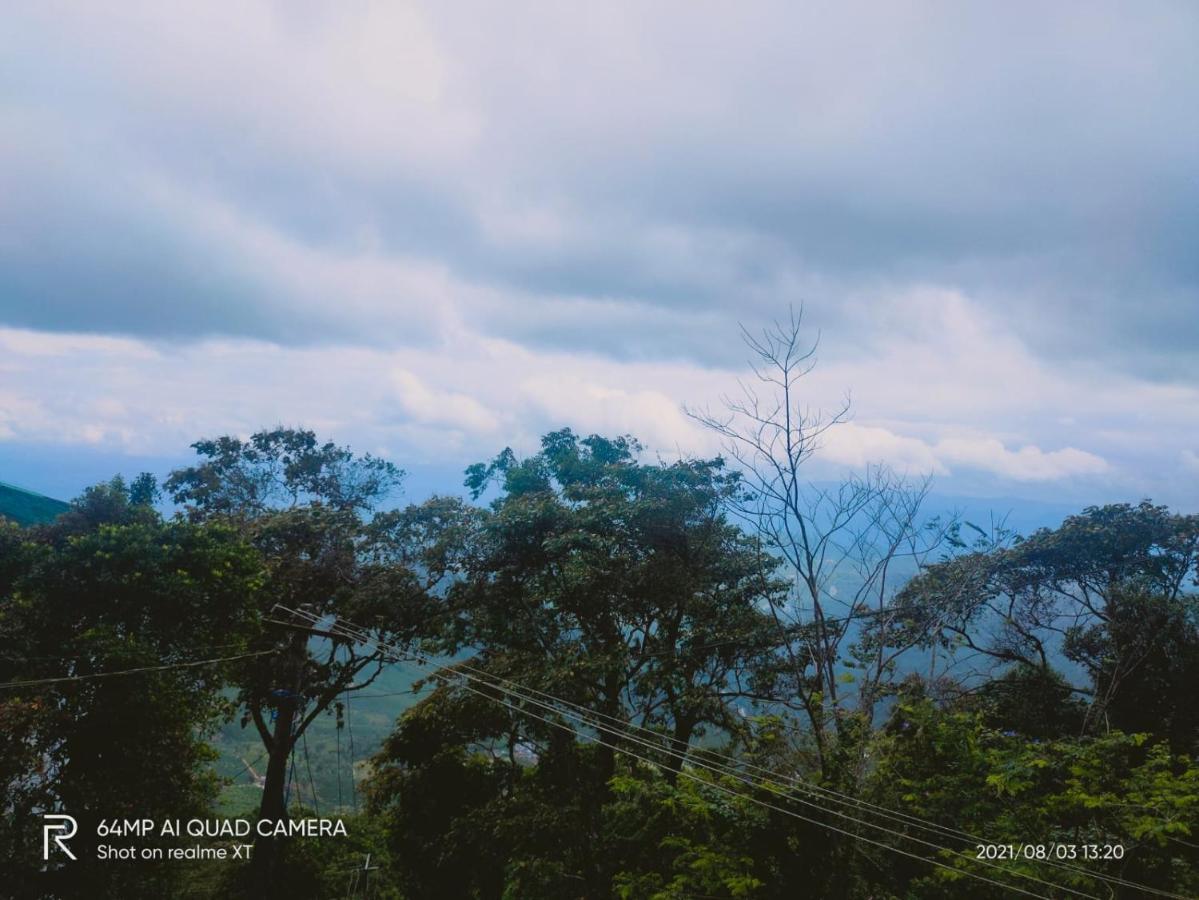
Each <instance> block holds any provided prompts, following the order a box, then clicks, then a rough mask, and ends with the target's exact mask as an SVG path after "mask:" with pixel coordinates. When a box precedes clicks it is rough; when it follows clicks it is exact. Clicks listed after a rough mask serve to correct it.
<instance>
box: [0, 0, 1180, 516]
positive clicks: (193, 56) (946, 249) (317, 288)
mask: <svg viewBox="0 0 1199 900" xmlns="http://www.w3.org/2000/svg"><path fill="white" fill-rule="evenodd" d="M585 7H586V8H585ZM1197 47H1199V7H1197V6H1196V5H1195V4H1193V3H1190V2H1179V3H1160V4H1159V3H1152V2H1144V3H1135V4H1133V3H1112V4H1105V3H1096V2H1086V3H1068V2H1061V3H1052V4H1046V3H1040V2H1035V3H1034V2H1029V3H1018V2H1015V3H1014V2H1004V3H999V2H996V3H974V4H960V3H949V2H946V3H882V2H872V3H866V4H862V5H856V6H855V5H854V4H849V3H836V4H833V3H803V4H798V3H795V2H783V3H777V4H771V3H747V2H738V3H735V4H734V3H728V4H716V3H703V2H700V3H696V2H680V3H677V4H675V3H647V2H641V0H639V2H629V3H622V2H611V0H610V2H605V3H602V4H599V3H593V4H586V5H584V4H573V3H568V4H562V3H556V4H555V3H545V4H538V5H526V4H524V3H520V2H507V3H485V4H479V5H477V6H476V5H474V4H466V3H452V2H451V3H428V4H424V5H412V6H408V5H404V4H402V3H400V2H386V3H360V2H353V0H345V2H339V3H317V2H311V3H305V2H296V0H287V2H279V3H275V4H271V3H257V2H248V0H238V2H236V3H228V4H226V3H218V2H205V3H186V4H168V3H162V2H147V3H144V4H139V3H103V4H96V3H81V4H78V5H76V4H70V3H57V2H53V0H39V2H36V3H27V4H26V3H21V2H17V3H10V4H7V5H6V13H5V22H4V25H3V27H2V28H0V479H2V480H6V481H14V482H20V483H26V484H29V486H31V487H35V488H38V487H39V485H40V484H45V483H47V482H46V478H45V473H44V469H39V459H42V458H44V455H45V454H46V453H47V452H50V451H53V458H54V459H55V460H58V461H59V462H57V463H56V467H57V468H58V469H59V470H61V471H65V472H67V473H68V475H69V473H70V472H72V471H76V470H77V471H79V472H80V473H83V472H90V471H91V470H90V469H89V460H91V461H93V463H94V460H96V459H104V460H105V461H107V460H110V459H117V460H128V465H129V468H130V469H131V470H134V471H136V469H137V468H138V464H139V461H141V460H144V459H146V458H150V459H170V458H181V457H183V455H184V454H185V453H186V452H187V445H188V444H189V443H190V442H191V441H193V440H195V439H197V438H199V437H201V436H212V435H215V434H218V433H249V432H250V431H253V430H255V429H256V428H258V427H261V426H270V425H273V424H276V423H286V424H306V425H309V426H311V427H314V428H316V429H317V430H319V431H320V432H321V433H322V435H327V436H329V437H332V438H334V439H336V440H339V441H342V442H348V443H350V444H352V445H353V446H355V447H356V448H358V449H362V450H370V451H374V452H381V453H384V454H386V455H387V456H389V457H390V458H392V459H394V460H396V461H397V462H399V463H400V464H401V465H407V466H412V467H417V468H419V467H422V466H424V467H441V468H444V469H445V470H447V471H450V470H454V469H456V468H458V467H460V466H461V465H465V464H466V463H469V462H472V461H474V460H477V459H480V458H485V457H489V456H490V455H492V454H494V453H495V452H497V451H498V450H500V449H502V448H503V447H504V446H505V445H508V444H511V445H513V446H514V447H515V448H517V449H519V450H529V449H532V448H533V447H535V446H536V440H537V436H538V435H539V434H541V433H543V432H544V431H546V430H549V429H551V428H556V427H561V426H563V425H570V426H572V427H574V428H575V429H576V430H580V431H583V432H601V433H606V434H612V433H618V432H632V433H634V434H636V435H637V436H639V437H640V438H641V439H642V440H643V442H644V443H646V444H647V445H648V446H649V447H651V448H653V449H655V450H660V451H662V452H666V453H674V452H679V451H682V452H695V453H709V452H713V451H714V449H715V448H714V445H713V443H712V439H711V437H710V436H708V435H706V434H705V433H703V432H702V431H701V430H699V429H697V428H696V427H695V426H694V425H693V424H692V423H691V422H690V421H689V420H688V419H687V418H686V416H685V415H684V414H683V413H682V411H681V409H680V405H681V404H682V403H688V404H693V405H694V404H699V405H702V404H704V403H707V402H711V401H714V400H715V399H716V398H717V397H718V396H719V395H720V394H721V393H722V392H725V391H728V390H730V389H732V388H735V384H736V379H737V378H738V377H739V376H740V375H742V374H743V372H744V368H743V363H744V352H743V348H742V347H741V346H740V345H739V343H738V340H737V337H736V330H737V323H738V322H744V323H745V324H746V325H748V326H750V327H759V326H761V325H762V324H764V323H766V322H768V321H769V320H770V319H771V318H775V317H779V316H786V314H787V308H788V305H789V304H799V303H802V304H803V305H804V308H805V310H806V317H807V318H806V322H807V324H808V325H809V326H810V329H811V330H810V334H811V336H812V337H815V336H816V334H817V333H819V334H820V336H821V349H820V366H819V368H818V369H817V370H816V371H815V372H814V373H813V375H812V376H811V377H810V378H809V379H808V382H807V385H806V388H805V390H806V392H807V393H806V397H805V399H806V400H808V402H810V403H811V404H812V405H813V406H821V405H825V406H829V405H835V404H836V403H837V402H838V400H839V399H840V398H841V397H842V395H843V394H844V393H845V392H846V391H851V392H852V397H853V402H854V418H853V421H852V423H851V424H849V425H847V426H844V427H843V428H841V429H840V430H839V431H837V432H836V433H834V434H832V435H831V436H830V438H829V440H828V443H827V446H826V447H825V450H824V454H823V458H822V462H821V466H822V468H821V469H819V470H815V469H814V473H822V472H823V473H827V472H832V471H834V470H838V469H843V468H845V467H852V466H858V465H861V464H863V463H865V462H867V461H872V460H882V461H887V462H891V463H893V464H895V465H897V466H900V467H902V468H905V469H907V470H909V471H911V472H918V471H929V472H933V473H935V474H936V475H937V477H938V484H939V485H940V487H941V489H942V490H944V491H947V492H951V493H953V492H957V493H973V494H978V495H991V496H1013V497H1043V498H1046V499H1054V500H1063V501H1065V500H1069V501H1071V502H1080V503H1081V502H1103V501H1106V500H1113V499H1137V498H1138V497H1141V496H1152V497H1154V498H1156V499H1160V500H1163V501H1167V502H1171V503H1174V504H1177V505H1181V506H1185V507H1188V508H1195V507H1196V506H1199V488H1197V487H1196V485H1197V484H1199V350H1197V349H1196V348H1197V347H1199V252H1197V251H1199V115H1197V111H1199V53H1197V52H1196V48H1197ZM122 464H123V463H122ZM72 466H75V467H76V468H75V469H72ZM93 467H94V466H93ZM61 471H60V481H61V477H64V476H61ZM80 477H82V476H80ZM39 479H40V482H39ZM68 480H69V478H68ZM33 482H36V483H33ZM59 483H60V482H55V487H57V486H58V484H59ZM447 486H448V487H453V486H454V485H447ZM44 489H48V488H44Z"/></svg>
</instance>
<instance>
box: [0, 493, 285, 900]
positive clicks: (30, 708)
mask: <svg viewBox="0 0 1199 900" xmlns="http://www.w3.org/2000/svg"><path fill="white" fill-rule="evenodd" d="M141 484H142V485H143V486H146V485H147V483H146V482H145V481H144V480H143V481H142V482H141ZM147 499H149V497H148V495H147V494H145V493H144V492H143V493H140V494H135V493H133V492H131V491H130V490H128V489H127V488H126V486H125V484H124V482H122V481H120V480H119V479H117V480H114V481H113V482H111V483H109V484H107V485H101V486H98V487H96V488H93V489H90V490H89V491H87V492H86V493H85V494H84V495H83V497H82V498H80V500H79V501H77V502H76V503H75V504H74V505H73V507H72V509H71V510H70V511H69V512H68V513H67V514H66V515H64V516H63V517H62V518H61V519H60V520H59V521H58V522H56V523H54V524H52V525H50V526H47V527H43V528H36V529H29V530H26V531H24V532H18V531H15V530H12V529H5V530H4V532H3V534H2V535H0V541H2V544H3V545H2V551H3V552H2V555H0V560H2V562H0V571H2V572H3V575H2V576H0V645H2V646H3V647H4V648H5V650H4V652H3V654H2V655H0V680H3V681H7V682H12V681H31V682H34V683H33V684H30V685H28V686H22V687H4V688H0V692H2V693H0V718H3V719H4V722H5V725H6V727H5V728H3V729H0V735H2V737H0V748H2V752H0V760H3V763H2V769H0V774H2V777H3V782H2V784H3V801H2V802H3V809H4V816H3V819H2V821H3V822H4V823H5V824H4V825H3V826H0V857H2V858H4V859H5V860H6V861H7V865H6V867H5V869H6V874H7V875H8V879H7V880H6V883H5V885H4V890H5V892H6V893H8V894H9V895H10V896H20V895H23V894H24V895H33V896H43V895H46V896H49V895H54V896H63V895H69V896H83V895H85V894H86V895H91V896H129V897H132V896H162V895H163V894H164V893H166V892H168V891H169V885H170V884H171V883H172V881H173V879H174V877H175V875H176V871H175V870H174V869H173V868H172V867H170V866H168V865H165V864H164V865H161V866H155V865H148V864H147V865H133V866H120V865H113V864H112V863H110V862H101V861H98V860H97V859H96V857H95V853H94V850H95V847H94V844H95V841H96V833H95V825H96V823H97V821H98V820H99V819H102V818H103V819H113V818H130V819H132V818H143V817H151V818H153V819H155V820H156V821H161V820H162V819H164V818H167V817H172V818H173V817H184V818H186V817H189V816H194V815H203V813H204V812H205V810H206V809H207V808H208V804H209V802H210V801H211V799H212V797H213V795H214V792H215V789H216V781H215V779H214V778H213V777H212V776H211V775H210V774H208V767H207V763H208V762H209V761H210V760H211V759H212V758H213V753H212V751H211V749H210V748H209V747H208V745H207V743H206V741H205V737H206V735H207V734H208V733H209V732H210V731H211V730H212V729H213V728H214V727H215V725H216V723H217V722H219V721H220V720H221V719H222V718H223V717H224V716H226V715H228V713H229V712H230V710H229V707H228V704H227V703H226V702H225V701H224V700H223V699H222V697H221V694H220V689H221V688H222V686H223V685H224V684H225V683H226V679H227V678H228V677H229V675H230V670H231V666H230V665H229V664H222V665H210V664H205V665H200V666H194V665H190V664H191V663H194V662H196V661H197V660H204V659H215V658H222V657H230V656H236V655H238V654H239V653H244V652H246V648H247V641H246V636H247V634H248V633H250V632H252V631H253V629H254V627H255V625H254V621H255V609H254V598H255V596H256V592H257V591H258V589H259V587H260V585H261V582H262V569H261V566H260V564H259V561H258V556H257V554H256V553H255V552H254V551H253V549H252V548H250V547H249V546H247V545H246V544H245V543H244V542H243V541H242V540H241V538H240V537H239V535H238V534H237V533H236V532H235V531H233V530H232V529H229V528H223V527H219V526H211V527H206V526H199V525H194V524H190V523H186V522H181V521H163V520H162V519H161V518H160V517H159V515H158V514H157V513H156V512H155V511H154V510H153V509H152V508H151V507H150V506H149V505H148V504H147V503H146V502H144V501H145V500H147ZM162 666H170V667H172V668H166V669H160V668H158V667H162ZM141 667H151V668H152V669H153V670H152V671H145V672H139V673H136V674H131V675H125V676H112V677H93V676H103V675H104V673H107V672H113V671H121V670H128V669H136V668H141ZM55 679H66V680H55ZM48 811H62V812H65V813H68V814H70V815H72V816H74V817H75V818H76V819H77V820H78V822H79V825H80V827H79V832H78V835H77V836H76V837H75V838H74V839H73V841H72V847H73V848H74V849H75V851H76V855H77V856H78V861H77V862H72V863H69V864H67V865H62V866H59V865H58V864H57V863H54V862H51V864H50V866H49V867H47V868H46V869H45V871H41V870H42V869H43V863H42V861H41V843H40V841H41V833H40V828H39V827H34V826H33V825H31V823H34V822H39V817H40V814H41V813H42V812H48Z"/></svg>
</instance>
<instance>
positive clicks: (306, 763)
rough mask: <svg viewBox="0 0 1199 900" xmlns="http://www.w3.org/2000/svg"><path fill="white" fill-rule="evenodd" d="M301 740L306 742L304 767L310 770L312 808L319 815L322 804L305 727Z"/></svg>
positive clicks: (309, 781)
mask: <svg viewBox="0 0 1199 900" xmlns="http://www.w3.org/2000/svg"><path fill="white" fill-rule="evenodd" d="M300 740H302V741H303V742H304V768H306V769H307V770H308V786H309V787H310V788H311V789H312V808H313V810H314V811H315V812H316V814H317V815H318V816H319V815H320V814H321V804H320V801H319V800H317V797H316V779H314V778H313V777H312V761H311V760H310V759H309V758H308V729H304V731H303V732H301V733H300Z"/></svg>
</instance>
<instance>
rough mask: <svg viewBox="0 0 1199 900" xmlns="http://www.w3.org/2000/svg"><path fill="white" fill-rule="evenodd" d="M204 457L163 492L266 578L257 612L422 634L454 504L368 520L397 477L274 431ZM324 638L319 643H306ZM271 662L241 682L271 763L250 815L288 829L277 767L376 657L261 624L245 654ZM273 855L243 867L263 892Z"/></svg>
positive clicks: (440, 575) (359, 683) (457, 514)
mask: <svg viewBox="0 0 1199 900" xmlns="http://www.w3.org/2000/svg"><path fill="white" fill-rule="evenodd" d="M193 446H194V448H195V450H196V452H197V453H198V454H199V455H200V457H201V458H202V461H201V462H200V463H199V464H198V465H195V466H192V467H188V468H184V469H180V470H178V471H176V472H174V473H172V475H171V476H170V478H169V479H168V480H167V483H166V488H167V491H168V492H169V493H170V495H171V496H172V498H173V499H174V501H175V502H176V503H179V504H182V505H183V509H184V512H185V514H186V516H187V518H188V519H189V520H190V521H192V522H205V523H220V524H223V525H225V526H227V527H231V528H235V529H236V530H237V531H238V533H239V534H241V535H243V536H244V538H245V540H247V541H248V542H249V543H250V544H251V545H252V546H254V547H255V548H256V549H257V551H258V552H259V554H260V555H261V556H262V559H263V561H264V564H265V567H266V578H265V584H264V586H263V590H262V592H261V593H260V595H259V596H260V597H261V598H262V606H261V611H262V613H263V615H264V617H266V618H275V619H278V614H275V615H272V613H271V610H272V609H273V608H274V606H275V605H276V604H281V605H283V606H286V607H289V608H292V609H299V608H303V609H304V610H305V611H306V612H308V613H310V614H312V615H316V616H318V617H319V618H320V619H321V620H324V621H327V622H329V623H330V625H331V626H332V625H333V624H335V623H336V622H337V620H338V619H346V620H349V621H351V622H354V623H357V624H358V625H361V626H364V627H366V628H368V629H369V630H370V632H371V634H372V635H373V636H374V637H375V638H376V639H378V640H380V641H386V642H390V643H407V642H409V641H411V640H413V639H414V638H417V637H420V636H422V635H424V634H426V633H431V632H432V631H433V630H434V628H435V626H434V623H435V622H436V619H437V614H438V604H437V602H436V598H435V596H434V590H435V589H436V587H437V586H438V584H439V583H440V582H442V580H443V579H444V577H445V576H446V574H447V572H449V571H450V569H451V568H452V559H453V557H454V555H455V553H456V552H457V551H456V548H457V546H458V543H457V542H456V541H455V540H454V535H455V531H454V526H455V524H456V523H457V522H458V521H459V520H460V519H461V518H462V515H463V513H462V509H461V504H458V503H456V502H455V501H448V500H433V501H430V502H429V503H427V504H425V505H423V506H420V507H412V508H409V509H406V510H400V511H394V510H393V511H379V507H380V505H381V504H382V503H383V502H384V501H386V500H387V498H388V497H389V496H390V495H391V494H392V493H393V492H394V491H395V490H396V488H397V487H398V486H399V483H400V480H401V478H402V475H403V473H402V472H401V471H400V470H399V469H397V468H396V467H395V466H394V465H393V464H391V463H390V462H387V461H385V460H382V459H378V458H376V457H373V456H370V455H369V454H368V455H361V456H360V455H356V454H354V453H353V452H351V451H350V450H349V449H347V448H344V447H339V446H336V445H334V444H332V443H320V442H318V441H317V439H316V436H315V435H314V434H313V433H312V432H311V431H303V430H294V429H285V428H278V429H275V430H272V431H262V432H258V433H257V434H254V435H252V436H251V437H250V438H249V440H245V441H243V440H241V439H239V438H234V437H222V438H217V439H215V440H203V441H198V442H197V443H195V444H194V445H193ZM321 634H323V635H324V637H325V640H323V641H317V640H315V639H314V636H316V637H319V636H320V635H321ZM254 646H255V647H258V648H275V649H278V650H279V651H280V652H279V653H278V654H277V655H275V656H272V657H269V658H265V657H264V658H261V659H256V660H253V661H251V662H250V663H248V664H246V665H245V666H243V667H241V669H240V671H239V673H238V683H239V685H240V690H239V693H238V698H237V699H238V702H239V704H240V705H241V706H242V708H243V710H244V717H243V725H249V724H251V723H252V724H253V726H254V728H255V729H256V731H257V732H258V735H259V736H260V738H261V740H262V744H263V747H264V749H265V750H266V752H267V754H268V761H267V767H266V775H265V786H264V790H263V798H262V807H261V812H260V815H261V817H262V818H263V819H270V820H279V819H283V818H286V817H287V814H288V813H287V809H286V803H285V788H286V781H287V771H288V763H289V759H290V758H291V755H292V753H293V751H294V749H295V747H296V745H297V742H298V741H299V740H300V739H301V738H302V736H303V735H304V733H305V731H306V730H307V729H308V728H309V726H310V725H311V724H312V723H313V721H314V720H316V718H317V717H318V716H321V715H324V714H332V713H333V712H334V710H335V708H336V706H335V704H336V701H337V699H338V698H339V697H341V696H343V695H344V694H345V693H346V692H348V691H349V692H352V691H356V690H360V689H362V688H365V687H367V686H369V685H370V684H371V683H372V682H373V681H374V680H375V679H376V678H377V677H378V675H379V674H380V673H381V672H382V670H383V668H384V667H385V666H386V665H387V658H386V655H385V654H384V653H383V652H382V651H380V650H379V649H377V647H375V646H364V645H360V644H356V643H355V642H353V641H349V640H346V639H344V638H342V637H340V636H337V635H335V634H333V633H332V632H321V629H319V628H317V629H310V628H309V627H308V623H304V624H303V625H302V626H295V627H292V628H290V629H289V628H287V627H282V628H281V627H278V626H276V625H269V626H268V628H266V629H265V630H264V632H263V634H262V636H261V637H260V638H259V639H258V640H257V641H256V642H255V644H254ZM278 844H279V842H278V841H276V840H275V839H273V838H269V837H261V836H260V837H259V838H258V840H257V841H256V846H255V849H254V856H253V860H254V867H255V871H256V876H257V878H258V883H259V885H267V884H273V883H274V878H275V874H276V871H277V865H276V864H277V862H278V853H279V846H278Z"/></svg>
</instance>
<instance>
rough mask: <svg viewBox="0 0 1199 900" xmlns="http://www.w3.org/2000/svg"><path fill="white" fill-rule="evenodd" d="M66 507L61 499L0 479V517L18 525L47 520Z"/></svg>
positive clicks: (64, 510) (63, 510)
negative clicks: (36, 492)
mask: <svg viewBox="0 0 1199 900" xmlns="http://www.w3.org/2000/svg"><path fill="white" fill-rule="evenodd" d="M67 508H68V505H67V504H66V503H63V501H61V500H55V499H54V498H53V497H46V496H43V495H42V494H35V493H33V491H27V490H24V489H23V488H19V487H17V486H16V485H12V484H7V483H5V482H3V481H0V517H4V518H6V519H11V520H12V521H14V522H16V523H17V524H18V525H33V524H35V523H37V522H49V521H51V520H52V519H54V518H56V517H57V516H58V515H59V514H60V513H63V512H66V510H67Z"/></svg>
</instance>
